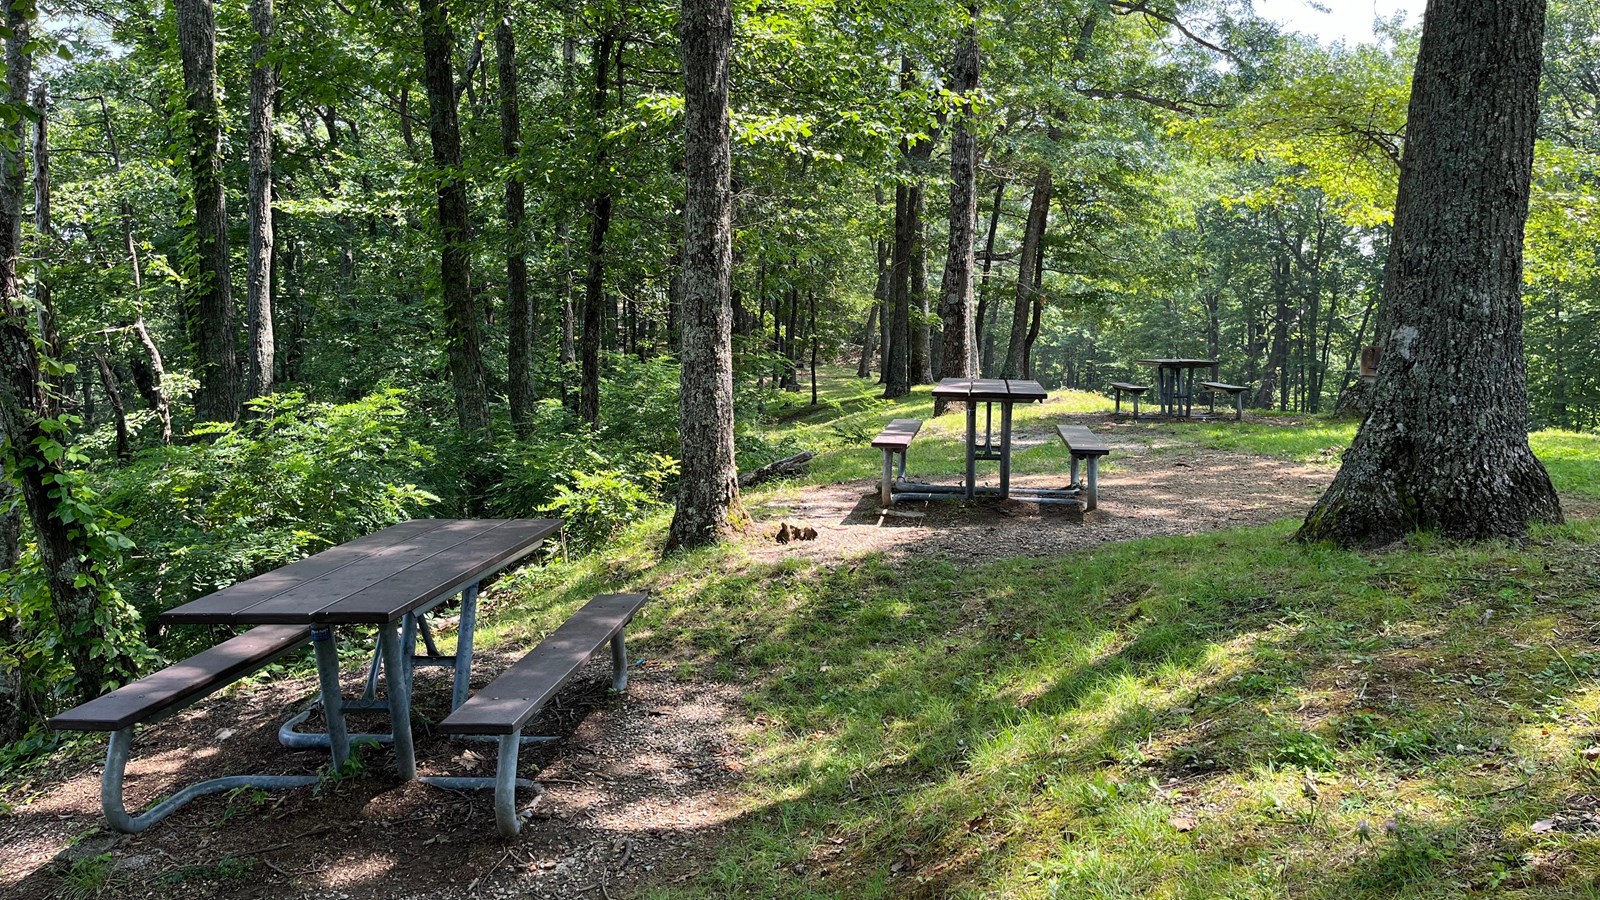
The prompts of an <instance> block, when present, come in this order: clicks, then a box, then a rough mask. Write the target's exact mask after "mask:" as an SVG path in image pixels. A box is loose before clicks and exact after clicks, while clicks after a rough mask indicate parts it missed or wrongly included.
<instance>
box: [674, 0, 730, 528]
mask: <svg viewBox="0 0 1600 900" xmlns="http://www.w3.org/2000/svg"><path fill="white" fill-rule="evenodd" d="M680 34H681V40H682V53H683V72H684V123H685V142H684V159H685V163H686V182H687V187H688V189H687V197H686V201H685V203H684V207H683V232H684V260H683V338H682V340H683V366H682V375H681V384H680V397H681V399H680V401H679V402H680V406H681V409H680V416H679V423H680V427H681V430H682V452H681V454H680V456H681V459H682V462H681V467H682V480H681V483H680V486H679V488H678V503H677V508H676V510H675V511H674V513H673V516H672V525H671V527H670V529H669V530H668V534H667V549H668V550H673V549H676V548H679V547H695V546H700V545H703V544H708V543H713V542H716V541H719V540H722V539H723V538H724V537H726V536H727V535H728V534H730V533H731V532H733V531H734V530H736V529H738V528H740V527H742V526H743V524H744V522H745V520H746V516H745V512H744V507H743V505H742V504H741V503H740V501H739V471H738V466H737V464H736V463H735V461H734V456H733V335H732V333H731V332H732V330H733V308H732V291H733V190H732V170H733V148H732V135H731V133H730V128H729V118H728V57H729V55H730V53H731V51H732V48H733V8H732V3H731V0H683V9H682V23H681V25H680Z"/></svg>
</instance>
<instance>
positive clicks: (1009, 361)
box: [1000, 166, 1053, 378]
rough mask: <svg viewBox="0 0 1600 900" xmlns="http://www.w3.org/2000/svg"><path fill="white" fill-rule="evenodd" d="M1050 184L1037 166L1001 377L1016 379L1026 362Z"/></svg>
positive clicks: (1044, 170)
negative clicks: (1035, 276) (1025, 355)
mask: <svg viewBox="0 0 1600 900" xmlns="http://www.w3.org/2000/svg"><path fill="white" fill-rule="evenodd" d="M1052 187H1053V185H1052V183H1051V177H1050V167H1049V166H1041V167H1040V169H1039V175H1038V176H1037V177H1036V178H1035V179H1034V182H1033V199H1032V200H1031V201H1029V203H1028V224H1027V227H1026V230H1025V231H1024V232H1023V235H1022V253H1021V254H1020V255H1019V256H1018V258H1017V301H1016V305H1015V306H1014V307H1013V308H1012V311H1011V340H1010V342H1009V343H1008V344H1007V345H1006V361H1005V362H1004V363H1003V364H1001V366H1000V377H1001V378H1019V377H1021V375H1022V369H1023V366H1024V365H1025V363H1026V360H1025V359H1024V358H1023V357H1024V350H1025V347H1026V344H1027V339H1028V323H1029V321H1030V320H1031V317H1032V312H1033V292H1034V281H1033V279H1034V271H1035V269H1036V267H1037V262H1036V260H1038V258H1039V247H1040V244H1041V243H1043V241H1044V229H1045V225H1046V224H1047V223H1048V222H1049V220H1050V193H1051V189H1052Z"/></svg>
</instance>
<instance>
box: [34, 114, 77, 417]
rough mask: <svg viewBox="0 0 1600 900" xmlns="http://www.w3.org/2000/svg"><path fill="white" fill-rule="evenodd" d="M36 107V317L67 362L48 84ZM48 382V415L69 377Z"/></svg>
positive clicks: (54, 352) (48, 348) (54, 353)
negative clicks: (60, 320)
mask: <svg viewBox="0 0 1600 900" xmlns="http://www.w3.org/2000/svg"><path fill="white" fill-rule="evenodd" d="M33 107H34V110H35V111H36V112H37V113H38V114H39V121H38V123H37V124H35V125H34V129H33V230H34V239H35V240H36V241H38V243H39V247H38V249H37V252H36V253H35V254H34V256H35V258H36V259H37V260H38V263H37V268H38V272H37V274H36V275H35V278H34V285H33V296H34V303H35V309H34V316H35V318H36V319H37V320H38V325H39V338H40V341H41V342H42V343H43V345H44V351H45V353H47V354H48V355H49V356H50V357H51V358H52V359H55V360H58V361H60V362H65V361H66V359H65V356H66V348H65V346H64V345H63V344H62V342H61V329H60V327H59V326H58V325H57V320H56V305H55V298H54V295H53V294H52V292H51V290H50V282H51V274H50V265H51V262H53V261H54V260H55V259H57V258H59V256H60V255H61V254H60V253H59V252H58V251H57V250H56V248H55V247H53V246H52V242H53V241H54V239H55V228H54V227H53V226H52V225H51V223H50V90H49V88H48V87H46V86H45V85H44V84H40V85H38V86H37V87H35V88H34V89H33ZM45 382H46V383H47V384H48V385H49V387H50V390H49V391H48V392H47V394H46V402H47V403H48V404H49V405H48V406H47V407H46V409H47V414H48V415H57V414H58V413H60V412H61V400H62V398H64V397H65V396H66V395H67V391H68V388H69V384H70V382H69V376H68V375H67V374H65V373H60V374H50V373H49V372H46V374H45Z"/></svg>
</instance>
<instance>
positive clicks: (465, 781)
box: [417, 734, 554, 839]
mask: <svg viewBox="0 0 1600 900" xmlns="http://www.w3.org/2000/svg"><path fill="white" fill-rule="evenodd" d="M498 740H499V742H500V759H499V762H498V763H497V764H496V766H495V770H494V777H492V778H491V777H485V776H466V775H425V776H423V777H422V778H419V779H417V780H418V781H421V782H422V783H424V784H431V785H433V786H434V787H442V788H445V789H447V790H452V791H481V790H488V789H491V788H492V789H493V790H494V824H495V829H496V830H497V831H499V832H500V836H501V837H503V838H507V839H509V838H514V837H516V836H517V834H518V833H519V832H520V831H522V816H521V815H519V814H518V813H517V788H526V789H528V790H531V791H533V792H534V798H535V802H537V799H538V798H539V797H542V796H544V788H543V787H542V786H541V785H540V784H539V783H538V782H536V781H533V780H531V779H528V778H518V777H517V751H518V749H519V748H520V747H521V746H522V744H523V743H525V742H528V741H530V740H532V741H548V740H554V738H547V737H542V736H536V735H528V736H526V737H524V736H522V735H516V734H505V735H501V736H500V737H499V738H498Z"/></svg>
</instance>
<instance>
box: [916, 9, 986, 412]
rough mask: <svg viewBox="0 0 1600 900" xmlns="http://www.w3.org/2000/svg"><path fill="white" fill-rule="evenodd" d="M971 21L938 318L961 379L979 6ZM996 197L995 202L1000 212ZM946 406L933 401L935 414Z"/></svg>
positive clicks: (969, 327) (971, 352)
mask: <svg viewBox="0 0 1600 900" xmlns="http://www.w3.org/2000/svg"><path fill="white" fill-rule="evenodd" d="M967 15H968V16H970V17H971V21H970V22H969V23H968V25H967V31H966V34H964V35H963V36H962V38H961V42H960V43H959V44H958V45H957V46H956V53H955V60H954V62H953V64H952V65H951V67H950V89H951V90H952V91H955V92H956V93H958V94H960V95H961V96H962V97H963V98H968V99H966V100H965V101H964V102H963V103H962V105H961V112H960V114H959V117H958V118H957V120H956V123H955V127H954V128H953V129H951V132H950V243H949V246H948V247H947V248H946V250H945V257H944V279H943V282H942V286H941V291H940V296H939V318H940V320H941V321H943V322H944V357H943V359H942V360H941V363H942V365H941V366H940V370H939V375H940V377H942V378H962V377H965V376H969V375H971V374H972V366H973V363H974V362H975V361H976V359H977V353H976V350H975V347H976V337H977V336H976V333H975V329H974V326H973V321H974V320H973V310H972V261H973V249H974V247H973V245H974V242H975V241H976V238H977V229H978V141H977V138H976V137H975V136H974V135H973V132H972V102H971V100H970V97H971V95H972V93H973V92H974V91H975V90H977V88H978V71H979V69H978V67H979V54H978V6H977V4H976V3H974V4H972V5H970V6H968V7H967ZM999 205H1000V204H999V201H998V199H997V200H996V202H995V208H996V210H998V209H999ZM947 405H948V404H947V403H946V402H945V401H943V400H935V401H934V409H933V413H934V415H936V416H937V415H941V414H943V413H944V411H945V408H946V406H947Z"/></svg>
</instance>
